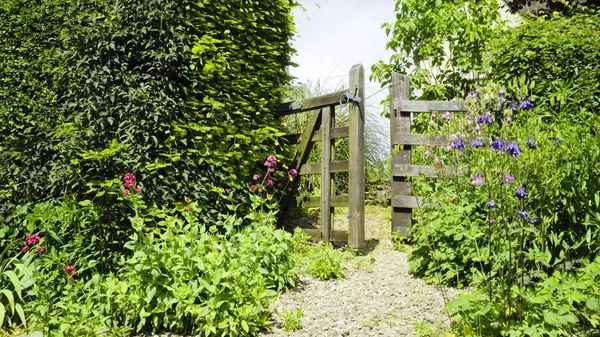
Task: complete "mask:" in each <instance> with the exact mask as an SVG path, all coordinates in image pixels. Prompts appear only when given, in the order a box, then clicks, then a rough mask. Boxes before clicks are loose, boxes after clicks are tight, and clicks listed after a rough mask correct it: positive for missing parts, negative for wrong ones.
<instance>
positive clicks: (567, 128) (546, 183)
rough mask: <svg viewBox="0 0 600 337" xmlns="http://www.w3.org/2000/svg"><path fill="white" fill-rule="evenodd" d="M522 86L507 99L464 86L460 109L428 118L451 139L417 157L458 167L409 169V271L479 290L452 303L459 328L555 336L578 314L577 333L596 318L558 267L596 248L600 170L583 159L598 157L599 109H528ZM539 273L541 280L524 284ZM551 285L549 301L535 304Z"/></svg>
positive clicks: (493, 90)
mask: <svg viewBox="0 0 600 337" xmlns="http://www.w3.org/2000/svg"><path fill="white" fill-rule="evenodd" d="M520 84H521V86H520V87H519V88H517V87H515V88H511V90H509V92H511V93H513V94H514V95H515V96H516V98H515V100H514V101H510V100H507V99H505V94H504V92H503V91H502V92H501V93H500V94H498V91H497V89H498V88H497V87H490V88H486V89H482V90H481V91H479V92H477V93H471V94H470V95H469V98H468V99H467V107H468V111H467V112H466V114H464V115H459V114H455V115H454V116H452V115H450V114H448V116H446V117H449V118H446V119H449V121H448V120H445V119H438V120H435V119H434V120H432V123H431V124H432V125H433V128H437V130H438V131H439V132H441V134H446V135H448V134H450V137H449V139H450V140H449V144H448V145H447V146H444V147H434V148H427V149H426V151H424V152H422V156H423V157H422V158H421V160H423V161H424V162H427V163H428V164H433V165H435V166H436V167H437V168H438V170H439V174H440V176H443V175H445V174H446V173H449V172H452V171H454V170H456V169H461V170H463V171H464V173H465V174H464V175H463V176H462V177H460V178H456V179H453V180H450V179H445V180H443V179H438V180H436V181H434V182H423V181H421V179H423V178H419V177H415V178H413V181H414V183H415V184H414V186H415V190H416V191H418V192H417V193H421V195H423V196H425V201H424V208H423V209H422V212H421V220H420V223H419V224H418V225H417V226H415V227H414V228H413V235H414V238H413V242H414V243H415V244H416V246H417V247H416V249H415V250H414V251H413V252H412V253H411V257H410V260H411V269H412V270H413V271H415V272H416V273H417V274H420V275H424V276H425V277H426V278H428V279H430V280H434V281H436V282H440V283H444V284H450V285H459V286H461V285H465V284H472V285H474V286H475V287H476V289H478V290H477V291H475V292H474V293H473V294H471V295H465V297H459V298H458V299H457V300H455V301H454V302H453V304H452V305H451V306H450V307H451V309H453V310H455V311H456V312H457V313H459V315H458V316H455V319H456V320H458V321H459V325H460V326H461V327H462V328H463V331H460V333H461V334H462V335H467V336H468V335H474V336H489V335H511V336H521V335H526V336H538V335H561V334H564V332H565V331H568V330H573V329H574V326H575V324H576V323H578V322H583V325H582V326H581V329H584V330H585V331H589V330H590V329H592V328H595V327H596V320H597V317H596V313H595V310H596V309H594V308H595V307H594V303H590V306H591V307H594V308H591V307H588V309H589V310H592V311H589V310H588V309H585V308H584V307H583V305H584V304H585V303H583V302H582V300H581V297H577V296H579V294H578V293H577V291H578V290H577V289H581V288H578V287H579V286H575V287H576V288H572V286H573V285H569V284H566V283H565V284H563V282H568V277H566V276H565V275H566V274H565V272H573V271H574V270H576V268H578V267H579V266H577V265H578V264H586V263H587V262H588V261H593V260H594V259H595V258H596V257H597V256H598V248H597V246H596V244H595V242H598V240H600V231H599V230H598V225H599V222H598V220H599V219H600V217H599V216H598V215H599V214H600V213H599V211H600V194H598V190H599V188H600V186H598V182H599V181H600V180H599V178H600V176H599V174H600V172H599V171H598V170H595V169H590V168H593V167H596V166H598V164H599V160H600V138H598V135H597V134H596V131H595V130H596V129H597V127H598V126H600V118H599V117H598V116H597V115H596V114H594V113H591V112H589V111H587V110H586V109H581V110H580V111H579V112H578V113H577V115H576V116H573V111H570V110H566V111H565V110H563V111H560V110H559V111H558V112H556V111H549V108H548V107H547V106H540V107H537V108H535V109H532V107H533V105H532V104H531V103H530V102H529V101H527V100H526V99H525V98H524V97H526V95H527V91H528V89H529V88H530V87H523V86H522V84H524V80H521V83H520ZM517 98H518V99H517ZM549 112H553V113H552V114H551V113H549ZM552 116H553V117H552ZM573 120H577V121H578V123H573ZM590 268H592V270H593V268H594V267H590ZM592 275H593V273H592ZM540 281H544V282H547V283H541V285H540V287H545V286H547V287H548V288H547V289H545V290H544V289H542V288H535V290H534V291H530V288H531V287H532V286H533V285H534V284H536V283H539V282H540ZM574 281H575V280H574ZM577 282H578V281H577ZM581 282H584V281H583V280H582V281H581ZM585 282H586V283H585V284H586V286H589V284H591V283H594V282H596V280H595V279H593V278H592V279H586V281H585ZM536 287H537V286H536ZM557 287H559V288H558V289H564V292H558V293H557V292H556V289H557ZM550 289H554V294H553V296H554V297H555V298H554V299H553V300H554V301H553V302H552V303H550V304H549V305H548V306H545V305H541V303H544V301H545V299H544V298H545V296H551V295H550V293H549V291H550ZM590 296H595V295H594V294H590ZM584 297H585V296H584ZM586 298H587V297H586ZM544 310H546V314H544ZM563 316H564V317H563ZM531 326H535V327H536V328H531ZM471 328H472V329H471ZM470 329H471V330H470ZM536 329H537V330H536ZM535 331H540V332H539V333H537V332H536V333H534V332H535Z"/></svg>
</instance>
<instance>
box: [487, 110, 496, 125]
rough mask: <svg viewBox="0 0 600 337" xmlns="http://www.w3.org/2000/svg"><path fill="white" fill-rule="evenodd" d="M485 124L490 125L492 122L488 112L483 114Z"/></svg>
mask: <svg viewBox="0 0 600 337" xmlns="http://www.w3.org/2000/svg"><path fill="white" fill-rule="evenodd" d="M485 122H486V123H487V124H492V123H493V122H494V120H493V119H492V114H491V113H490V112H489V111H488V112H487V113H486V114H485Z"/></svg>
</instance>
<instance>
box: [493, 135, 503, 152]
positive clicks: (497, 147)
mask: <svg viewBox="0 0 600 337" xmlns="http://www.w3.org/2000/svg"><path fill="white" fill-rule="evenodd" d="M503 148H504V142H503V141H502V138H500V137H497V138H496V140H495V141H494V142H493V143H492V145H490V149H492V150H502V149H503Z"/></svg>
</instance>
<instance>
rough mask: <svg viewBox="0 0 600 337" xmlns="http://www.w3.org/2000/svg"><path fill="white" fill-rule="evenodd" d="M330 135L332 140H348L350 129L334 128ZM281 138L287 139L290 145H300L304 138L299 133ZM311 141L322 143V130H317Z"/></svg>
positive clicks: (345, 127)
mask: <svg viewBox="0 0 600 337" xmlns="http://www.w3.org/2000/svg"><path fill="white" fill-rule="evenodd" d="M330 135H331V136H330V137H331V139H340V138H348V127H347V126H343V127H340V128H332V129H331V133H330ZM281 138H283V139H285V140H286V141H287V143H288V144H298V143H300V141H301V140H302V136H301V135H300V134H299V133H290V134H288V135H285V136H282V137H281ZM311 141H312V142H320V141H321V130H317V131H316V132H315V134H314V135H313V136H312V138H311Z"/></svg>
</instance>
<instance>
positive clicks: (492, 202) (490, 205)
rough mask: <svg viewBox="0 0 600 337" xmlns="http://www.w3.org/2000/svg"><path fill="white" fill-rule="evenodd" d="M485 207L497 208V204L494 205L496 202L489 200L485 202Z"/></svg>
mask: <svg viewBox="0 0 600 337" xmlns="http://www.w3.org/2000/svg"><path fill="white" fill-rule="evenodd" d="M485 207H486V208H498V206H497V205H496V203H495V202H494V200H489V201H488V202H487V204H485Z"/></svg>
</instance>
